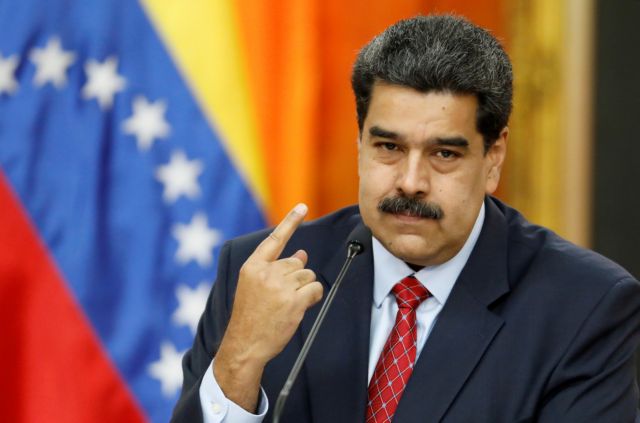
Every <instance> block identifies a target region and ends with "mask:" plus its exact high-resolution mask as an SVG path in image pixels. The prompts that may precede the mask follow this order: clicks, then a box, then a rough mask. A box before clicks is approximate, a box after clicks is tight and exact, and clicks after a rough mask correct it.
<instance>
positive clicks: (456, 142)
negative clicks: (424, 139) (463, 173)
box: [430, 137, 469, 149]
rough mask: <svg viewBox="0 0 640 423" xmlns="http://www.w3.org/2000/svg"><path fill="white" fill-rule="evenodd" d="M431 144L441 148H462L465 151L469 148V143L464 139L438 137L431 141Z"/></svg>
mask: <svg viewBox="0 0 640 423" xmlns="http://www.w3.org/2000/svg"><path fill="white" fill-rule="evenodd" d="M430 143H431V144H434V145H440V146H449V147H461V148H465V149H468V148H469V141H467V139H466V138H464V137H446V138H442V137H438V138H434V139H433V140H431V142H430Z"/></svg>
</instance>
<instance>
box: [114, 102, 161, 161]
mask: <svg viewBox="0 0 640 423" xmlns="http://www.w3.org/2000/svg"><path fill="white" fill-rule="evenodd" d="M166 110H167V105H166V104H165V102H164V101H161V100H158V101H156V102H154V103H150V102H149V101H148V100H147V99H146V98H144V97H142V96H139V97H136V98H135V100H133V115H132V116H131V117H130V118H129V119H127V120H125V121H124V126H123V127H124V132H125V133H126V134H129V135H134V136H135V137H136V139H137V141H138V149H140V150H141V151H146V150H148V149H149V148H150V147H151V145H152V144H153V142H154V141H155V139H156V138H165V137H166V136H167V135H169V131H170V130H171V127H170V126H169V124H168V123H167V121H166V120H165V119H164V113H165V112H166Z"/></svg>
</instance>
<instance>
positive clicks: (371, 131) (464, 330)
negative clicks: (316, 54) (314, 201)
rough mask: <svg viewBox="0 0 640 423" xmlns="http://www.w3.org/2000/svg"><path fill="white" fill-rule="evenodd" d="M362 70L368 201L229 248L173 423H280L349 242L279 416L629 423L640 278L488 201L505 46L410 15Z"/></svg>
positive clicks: (507, 105)
mask: <svg viewBox="0 0 640 423" xmlns="http://www.w3.org/2000/svg"><path fill="white" fill-rule="evenodd" d="M352 83H353V89H354V92H355V96H356V105H357V112H358V125H359V129H360V139H359V144H358V148H359V159H358V166H359V175H360V193H359V207H358V208H356V207H350V208H347V209H344V210H340V211H338V212H336V213H334V214H331V215H329V216H326V217H324V218H322V219H319V220H317V221H314V222H310V223H307V224H302V225H301V222H302V220H303V218H304V216H305V214H306V207H305V206H304V205H298V206H296V208H295V209H294V210H293V211H292V212H291V213H290V214H289V215H288V216H287V217H286V218H285V219H284V220H283V222H281V223H280V224H279V225H278V226H277V227H276V228H275V229H274V230H273V231H272V232H271V233H269V232H267V231H265V232H260V233H257V234H252V235H249V236H246V237H243V238H240V239H237V240H233V241H230V242H228V243H227V244H225V246H224V248H223V249H222V252H221V255H220V263H219V271H218V277H217V280H216V282H215V285H214V290H213V293H212V296H211V297H210V299H209V302H208V304H207V308H206V311H205V313H204V315H203V317H202V319H201V322H200V325H199V327H198V333H197V335H196V339H195V341H194V345H193V348H192V349H191V351H189V352H188V353H187V355H186V356H185V358H184V362H183V370H184V387H183V391H182V396H181V398H180V401H179V403H178V405H177V406H176V409H175V412H174V418H173V419H174V421H176V422H182V421H185V422H186V421H202V419H203V414H204V418H205V420H206V421H226V422H240V421H247V422H253V421H261V420H262V419H263V418H265V416H266V421H270V419H271V417H272V413H273V405H274V403H275V398H276V397H277V394H278V392H279V390H280V389H281V388H282V385H283V383H284V380H285V378H286V376H287V374H288V372H289V370H290V369H291V367H292V365H293V361H294V360H295V358H296V355H297V354H298V352H299V350H300V348H301V345H302V343H303V342H304V339H306V337H307V335H308V333H309V330H310V326H311V324H312V322H313V319H314V318H315V317H316V315H317V313H318V309H319V307H318V306H314V304H316V303H318V302H319V301H320V299H321V298H322V295H323V292H325V293H326V292H327V289H328V288H329V287H330V284H331V283H333V281H334V279H335V277H336V275H337V273H338V271H339V269H340V267H341V265H342V263H343V262H344V258H345V254H346V249H345V248H346V244H347V243H348V241H349V240H351V239H353V238H358V239H360V240H361V241H362V242H363V244H364V252H363V253H362V254H361V255H359V256H358V257H356V258H355V260H354V262H353V265H352V267H351V269H350V270H349V272H348V274H347V276H346V278H345V280H344V283H343V285H342V288H341V290H340V291H339V292H338V294H337V297H336V301H335V302H334V304H333V305H332V307H331V309H330V310H329V312H328V315H327V319H326V321H325V323H324V326H323V327H322V328H321V329H320V331H319V333H318V338H317V339H316V343H315V344H314V346H313V347H312V349H311V351H310V353H309V356H308V359H307V361H306V363H305V366H304V368H303V370H302V372H301V374H300V377H299V379H298V380H297V382H296V384H295V385H294V387H293V389H292V392H291V395H290V397H289V400H288V403H287V405H286V407H285V409H284V414H283V416H282V419H281V421H283V422H358V421H366V422H388V421H392V420H393V421H394V422H416V421H428V422H436V421H443V422H488V423H489V422H490V423H497V422H533V421H540V422H632V421H634V420H635V419H636V405H637V402H638V389H637V385H636V381H635V379H634V370H635V367H634V361H633V356H634V351H635V349H636V347H637V344H638V341H639V328H640V284H638V282H637V281H636V280H635V279H634V278H633V277H632V276H631V275H629V274H628V273H627V272H626V271H624V270H623V269H622V268H620V267H619V266H617V265H616V264H614V263H612V262H610V261H609V260H607V259H605V258H603V257H601V256H598V255H597V254H595V253H593V252H590V251H587V250H583V249H580V248H578V247H576V246H574V245H572V244H570V243H568V242H566V241H564V240H562V239H560V238H559V237H557V236H556V235H555V234H553V233H552V232H550V231H548V230H546V229H544V228H541V227H537V226H534V225H532V224H530V223H528V222H527V221H526V220H524V218H523V217H522V216H520V215H519V214H518V213H517V212H516V211H515V210H513V209H511V208H509V207H507V206H506V205H504V204H502V203H501V202H499V201H498V200H496V199H494V198H492V197H490V196H489V195H490V194H491V193H493V192H494V191H495V189H496V187H497V185H498V181H499V178H500V171H501V169H502V164H503V161H504V158H505V153H506V141H507V135H508V130H507V121H508V118H509V114H510V110H511V97H512V75H511V65H510V63H509V60H508V57H507V56H506V54H505V52H504V51H503V49H502V47H501V46H500V45H499V43H498V42H497V41H496V40H495V39H494V38H493V37H492V36H491V35H490V34H489V33H488V32H486V31H484V30H483V29H481V28H478V27H476V26H474V25H473V24H471V23H469V22H467V21H465V20H463V19H461V18H458V17H453V16H429V17H416V18H413V19H409V20H406V21H402V22H399V23H397V24H395V25H393V26H391V27H390V28H388V29H387V30H386V31H385V32H384V33H382V34H381V35H379V36H378V37H376V38H375V39H373V40H372V41H371V42H370V43H369V44H368V45H367V46H365V47H364V49H363V50H362V51H361V52H360V54H359V56H358V58H357V61H356V63H355V66H354V71H353V78H352ZM367 228H368V229H370V232H367ZM363 234H364V235H363Z"/></svg>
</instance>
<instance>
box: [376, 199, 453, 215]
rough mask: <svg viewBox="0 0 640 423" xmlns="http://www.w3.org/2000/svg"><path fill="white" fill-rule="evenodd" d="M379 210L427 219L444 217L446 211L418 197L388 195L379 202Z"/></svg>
mask: <svg viewBox="0 0 640 423" xmlns="http://www.w3.org/2000/svg"><path fill="white" fill-rule="evenodd" d="M378 210H380V211H381V212H383V213H391V214H400V213H402V214H406V215H408V216H412V217H424V218H427V219H435V220H438V219H442V218H443V217H444V211H442V208H441V207H440V206H439V205H438V204H436V203H431V202H428V201H422V200H420V199H418V198H416V197H405V196H398V197H388V198H384V199H382V200H381V201H380V202H379V203H378Z"/></svg>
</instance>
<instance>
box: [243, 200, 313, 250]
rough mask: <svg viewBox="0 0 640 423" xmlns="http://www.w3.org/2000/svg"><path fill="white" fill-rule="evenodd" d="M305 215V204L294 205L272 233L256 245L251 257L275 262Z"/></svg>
mask: <svg viewBox="0 0 640 423" xmlns="http://www.w3.org/2000/svg"><path fill="white" fill-rule="evenodd" d="M306 215H307V206H306V204H303V203H300V204H298V205H296V206H295V207H294V208H293V209H292V210H291V211H290V212H289V213H288V214H287V215H286V216H285V217H284V219H282V221H281V222H280V223H279V224H278V226H276V227H275V229H274V230H273V232H271V233H270V234H269V236H268V237H266V238H265V239H264V240H263V241H262V242H261V243H260V244H259V245H258V247H257V248H256V250H255V251H254V252H253V254H252V256H254V257H258V258H261V259H263V260H269V261H273V260H276V259H277V258H278V257H279V256H280V254H282V250H284V247H285V245H287V242H289V239H291V235H293V233H294V232H295V231H296V229H297V228H298V226H300V224H301V223H302V221H303V220H304V217H305V216H306Z"/></svg>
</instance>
